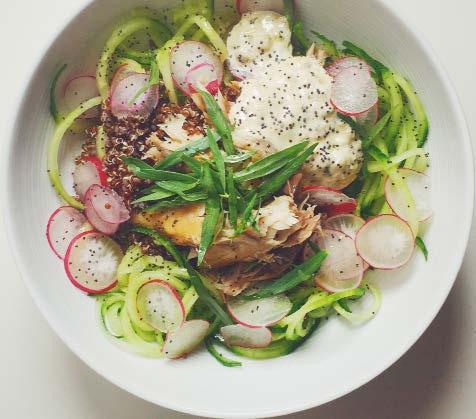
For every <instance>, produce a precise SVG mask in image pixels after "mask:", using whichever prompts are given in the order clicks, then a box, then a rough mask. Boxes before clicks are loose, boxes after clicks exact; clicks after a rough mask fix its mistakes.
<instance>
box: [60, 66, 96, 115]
mask: <svg viewBox="0 0 476 419" xmlns="http://www.w3.org/2000/svg"><path fill="white" fill-rule="evenodd" d="M96 96H99V91H98V88H97V83H96V77H94V76H89V75H85V76H77V77H75V78H73V79H70V80H69V81H67V82H66V83H65V85H64V88H63V100H64V104H65V107H66V108H67V109H68V111H72V110H73V109H76V108H77V107H78V106H79V105H81V103H83V102H85V101H87V100H89V99H92V98H93V97H96ZM97 117H99V107H98V106H96V107H94V108H91V109H89V110H88V111H86V112H84V113H83V114H82V115H81V116H80V117H79V118H80V119H92V118H97Z"/></svg>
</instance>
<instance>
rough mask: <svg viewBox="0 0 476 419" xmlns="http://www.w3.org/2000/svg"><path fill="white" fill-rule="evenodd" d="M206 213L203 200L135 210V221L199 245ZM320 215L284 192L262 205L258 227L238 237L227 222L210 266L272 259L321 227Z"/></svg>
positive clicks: (186, 243) (209, 258)
mask: <svg viewBox="0 0 476 419" xmlns="http://www.w3.org/2000/svg"><path fill="white" fill-rule="evenodd" d="M204 215H205V206H204V205H203V204H194V205H188V206H184V207H181V208H174V209H164V210H160V211H157V212H155V213H139V214H134V215H133V217H132V222H133V223H134V224H137V225H141V226H144V227H149V228H153V229H156V230H158V231H160V232H162V233H164V234H165V235H167V237H169V238H170V239H171V240H172V241H173V242H174V243H176V244H178V245H183V246H192V247H197V246H198V245H199V244H200V237H201V230H202V224H203V219H204ZM319 221H320V215H315V214H314V208H313V207H308V208H306V209H303V208H299V207H298V206H297V205H296V203H295V202H294V201H293V199H292V198H291V197H290V196H287V195H283V196H279V197H277V198H275V200H274V201H272V202H271V203H269V204H268V205H266V206H264V207H262V208H261V209H260V210H259V211H258V214H257V226H258V229H257V230H254V229H251V228H250V229H248V230H247V231H246V232H244V233H243V234H241V235H239V236H238V237H234V231H233V229H231V228H230V226H229V225H225V227H224V228H223V229H222V231H221V232H220V233H219V235H218V237H217V238H216V239H215V241H214V243H213V245H212V246H211V247H210V248H209V249H208V251H207V253H206V255H205V263H206V264H207V265H208V266H210V267H215V268H216V267H224V266H228V265H231V264H234V263H236V262H252V261H255V260H260V261H269V260H271V259H272V254H271V252H272V250H273V249H276V248H287V247H292V246H296V245H298V244H300V243H303V242H304V241H305V240H307V239H308V238H309V237H310V236H311V234H312V233H313V231H315V230H316V229H318V228H319Z"/></svg>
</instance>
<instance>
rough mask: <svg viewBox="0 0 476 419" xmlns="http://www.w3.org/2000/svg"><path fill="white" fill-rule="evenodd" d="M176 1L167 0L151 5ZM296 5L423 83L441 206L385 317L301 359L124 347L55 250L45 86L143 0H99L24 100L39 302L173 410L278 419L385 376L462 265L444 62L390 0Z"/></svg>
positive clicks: (15, 139) (328, 334) (96, 355)
mask: <svg viewBox="0 0 476 419" xmlns="http://www.w3.org/2000/svg"><path fill="white" fill-rule="evenodd" d="M217 1H218V0H217ZM85 3H87V2H86V1H85ZM171 3H172V2H170V1H160V0H155V1H152V2H150V5H151V6H153V7H160V5H161V4H162V5H167V6H170V5H171ZM173 3H175V2H173ZM297 3H299V10H300V15H301V16H302V17H303V19H304V21H305V23H306V25H307V28H315V29H317V30H318V31H320V32H322V33H325V34H327V35H328V36H329V37H331V38H335V39H337V40H343V39H349V40H352V41H354V42H355V43H357V44H358V45H361V46H363V47H364V48H366V49H367V50H368V51H369V52H370V53H371V54H373V55H375V56H376V57H377V58H379V59H381V60H383V61H384V62H385V63H387V64H388V65H390V66H391V67H393V68H395V69H396V70H398V71H400V72H402V73H403V74H405V75H407V76H408V77H409V78H410V79H411V80H412V81H413V83H414V84H415V87H416V89H417V91H418V92H419V94H420V95H421V98H422V100H423V102H424V104H425V106H426V109H427V111H428V115H429V119H430V121H431V135H430V140H429V144H428V149H429V151H430V153H431V164H432V168H431V177H432V183H433V191H432V199H433V207H434V213H435V215H434V217H433V219H432V222H431V226H430V228H429V231H428V234H427V235H426V237H425V240H426V242H427V244H428V247H429V250H430V259H429V261H428V263H425V262H424V260H423V258H422V257H421V255H417V256H416V257H415V258H414V260H413V262H412V263H411V264H410V265H409V266H407V267H406V268H405V269H403V270H401V271H398V272H391V273H383V274H381V275H377V276H378V277H379V278H378V279H377V280H378V281H379V284H380V286H381V287H382V288H383V298H384V299H383V307H382V309H381V311H380V312H379V314H378V315H377V317H376V318H375V319H374V320H372V321H371V322H369V323H368V324H365V325H363V326H359V327H351V326H349V325H348V324H346V323H345V322H343V321H341V320H340V319H339V318H333V319H331V320H330V321H329V322H327V323H326V324H324V326H322V327H321V328H320V329H319V330H318V332H317V333H316V334H315V335H314V336H313V337H312V338H311V339H310V340H309V341H308V342H307V343H306V344H305V345H304V346H303V347H301V348H300V349H299V350H298V351H297V352H295V353H293V354H292V355H289V356H286V357H283V358H279V359H274V360H269V361H259V362H253V361H251V360H244V366H243V367H242V368H236V369H228V368H224V367H222V366H220V365H219V364H218V363H217V362H216V361H215V360H214V359H212V358H211V357H210V356H209V355H208V354H207V353H206V352H205V351H199V352H198V353H196V354H193V355H192V356H190V357H189V358H187V359H186V360H181V361H175V362H167V361H161V360H151V359H147V358H140V357H138V356H135V355H133V354H130V353H127V352H124V351H122V350H121V349H118V348H117V347H116V346H114V345H113V344H111V342H110V341H109V340H108V339H106V338H105V336H104V334H103V332H102V331H101V329H100V327H99V323H98V319H97V313H96V310H95V305H94V302H93V300H92V299H90V298H88V297H86V296H85V295H84V294H82V293H81V292H79V291H77V290H76V289H75V288H74V287H72V286H71V284H70V283H69V281H68V279H67V278H66V275H65V274H64V271H63V267H62V264H61V263H60V261H59V260H58V259H57V258H56V257H55V256H54V255H53V253H52V252H51V251H50V249H49V248H48V244H47V241H46V239H45V233H44V230H45V225H46V220H47V218H48V216H49V214H50V213H51V212H52V211H53V210H54V209H55V208H56V207H57V206H58V204H59V201H58V198H57V197H56V195H55V194H54V192H53V191H52V188H51V187H50V185H49V182H48V178H47V176H46V168H45V162H46V153H45V150H46V143H47V139H48V137H49V135H50V134H51V132H52V128H53V123H52V120H51V118H50V116H49V114H48V94H47V93H48V85H49V82H50V79H51V76H52V74H53V72H54V69H56V68H57V67H58V65H59V64H61V63H64V62H69V63H71V64H72V65H74V66H82V67H83V68H87V67H88V66H89V65H90V64H94V61H95V59H96V57H97V54H98V51H99V48H100V45H101V44H102V43H103V42H104V39H105V37H106V36H107V33H108V30H109V29H110V27H111V25H112V24H113V23H114V21H115V20H116V19H117V17H118V16H119V15H121V14H122V13H123V12H125V11H126V10H127V9H128V8H130V7H132V6H134V5H137V2H136V1H134V0H123V1H121V2H117V1H114V0H102V1H96V2H92V3H91V4H88V5H87V7H85V8H84V10H82V12H81V13H80V14H79V15H78V16H76V17H75V18H74V19H73V20H72V21H71V22H69V23H68V24H67V26H66V27H65V29H64V30H63V31H62V32H61V33H60V34H58V36H57V38H56V39H55V40H53V42H52V45H51V47H50V48H49V49H48V51H46V52H45V54H44V57H43V59H42V60H41V62H40V63H39V64H38V66H37V68H36V70H35V71H34V74H33V77H32V80H30V82H29V84H28V86H27V88H26V89H25V93H24V97H23V102H22V104H21V106H20V107H19V109H18V118H17V121H16V125H15V127H14V129H13V135H12V138H11V141H10V146H9V150H8V153H9V154H8V156H9V157H8V158H9V162H8V164H7V167H6V176H7V183H8V196H7V197H6V199H5V200H4V201H5V202H7V203H8V204H7V205H8V208H7V211H6V214H7V217H8V219H7V220H8V225H9V230H10V239H11V242H12V244H13V247H14V251H15V254H16V259H17V261H18V265H19V268H20V270H21V273H22V276H23V278H24V280H25V282H26V283H27V285H28V288H29V289H30V292H31V294H32V296H33V299H34V300H35V302H36V303H37V304H38V306H39V308H40V309H41V311H42V313H43V314H44V315H45V317H46V318H47V320H48V321H49V323H50V324H51V326H52V327H53V329H54V330H55V331H56V332H57V333H58V335H59V336H60V337H61V338H62V339H63V340H64V342H65V343H66V344H67V345H68V346H69V347H70V348H71V349H72V350H73V351H74V352H75V353H76V354H77V355H78V356H79V357H80V358H81V359H82V360H84V362H86V363H87V364H88V365H89V366H90V367H91V368H93V369H94V370H95V371H97V372H98V373H99V374H101V375H103V376H104V377H106V378H107V379H109V380H110V381H111V382H113V383H115V384H116V385H118V386H120V387H122V388H123V389H125V390H127V391H129V392H131V393H133V394H135V395H137V396H139V397H142V398H143V399H146V400H148V401H150V402H153V403H156V404H159V405H161V406H165V407H168V408H171V409H175V410H179V411H183V412H188V413H192V414H197V415H203V416H208V417H212V416H213V417H233V418H238V417H240V418H241V417H270V416H275V415H280V414H285V413H290V412H295V411H299V410H303V409H307V408H311V407H313V406H317V405H320V404H322V403H325V402H328V401H331V400H333V399H336V398H338V397H340V396H342V395H344V394H346V393H348V392H350V391H352V390H354V389H356V388H357V387H359V386H361V385H363V384H365V383H366V382H368V381H369V380H371V379H372V378H374V377H375V376H377V375H378V374H380V373H381V372H382V371H384V370H385V369H386V368H388V367H389V366H390V365H391V364H392V363H394V362H395V361H396V360H397V359H398V358H399V357H400V356H402V355H403V353H405V351H407V350H408V349H409V348H410V347H411V345H413V343H414V342H415V341H416V340H417V339H418V337H419V336H420V335H421V334H422V333H423V332H424V330H425V329H426V328H427V327H428V325H429V324H430V322H431V321H432V320H433V318H434V317H435V315H436V314H437V312H438V310H439V309H440V307H441V306H442V304H443V302H444V301H445V299H446V297H447V295H448V292H449V291H450V289H451V286H452V285H453V282H454V279H455V277H456V274H457V272H458V269H459V267H460V264H461V261H462V258H463V255H464V251H465V247H466V242H467V239H468V234H469V230H470V223H471V215H472V210H473V166H472V164H473V163H472V154H471V147H470V141H469V138H468V133H467V130H466V127H465V122H464V117H463V112H462V110H461V108H460V105H459V104H458V101H457V99H456V97H455V94H454V92H453V90H452V88H451V86H450V83H449V82H448V79H447V78H446V76H445V74H444V72H443V70H442V66H441V64H440V63H439V62H438V61H437V60H436V59H435V57H434V56H433V54H432V53H431V52H430V51H429V50H428V47H427V45H425V42H424V41H423V40H422V39H421V38H420V37H419V36H418V35H416V34H415V33H414V32H413V31H412V30H411V29H410V28H408V27H407V25H406V23H405V22H402V21H401V20H400V19H399V18H398V17H397V16H395V15H394V14H393V13H392V12H391V11H390V10H389V9H387V8H386V7H385V6H384V5H383V4H382V3H381V2H379V1H376V0H368V1H364V2H348V1H335V0H320V1H313V0H307V1H305V0H301V1H299V2H297ZM78 57H79V59H78ZM90 69H91V70H92V69H93V67H90ZM66 166H67V165H66ZM65 170H67V169H65ZM32 345H33V347H34V343H32ZM32 356H34V355H32ZM435 368H438V366H437V365H436V366H435ZM409 378H411V377H409Z"/></svg>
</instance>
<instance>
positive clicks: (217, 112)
mask: <svg viewBox="0 0 476 419" xmlns="http://www.w3.org/2000/svg"><path fill="white" fill-rule="evenodd" d="M200 94H201V96H202V98H203V101H204V102H205V107H206V108H207V113H208V116H209V117H210V119H211V120H212V122H213V125H214V126H215V128H216V130H217V132H218V134H219V135H220V137H221V138H222V141H223V148H224V149H225V151H226V154H228V155H230V154H235V146H234V144H233V139H232V136H231V132H232V127H231V124H230V122H229V121H228V119H227V117H226V115H225V114H224V113H223V111H222V110H221V109H220V107H219V106H218V103H217V102H216V100H215V99H214V98H213V96H212V95H211V94H210V93H208V92H207V91H203V90H202V91H201V92H200Z"/></svg>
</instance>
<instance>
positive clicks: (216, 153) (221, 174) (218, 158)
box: [207, 128, 226, 191]
mask: <svg viewBox="0 0 476 419" xmlns="http://www.w3.org/2000/svg"><path fill="white" fill-rule="evenodd" d="M207 139H208V143H209V144H210V150H211V151H212V154H213V159H214V162H215V166H216V168H217V171H218V178H219V179H220V184H221V186H222V189H223V191H225V190H226V171H225V160H224V159H223V155H222V154H221V151H220V149H219V148H218V142H217V139H216V137H215V134H214V133H213V132H212V131H211V130H210V128H207Z"/></svg>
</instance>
